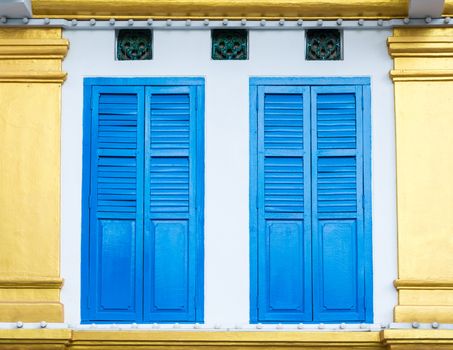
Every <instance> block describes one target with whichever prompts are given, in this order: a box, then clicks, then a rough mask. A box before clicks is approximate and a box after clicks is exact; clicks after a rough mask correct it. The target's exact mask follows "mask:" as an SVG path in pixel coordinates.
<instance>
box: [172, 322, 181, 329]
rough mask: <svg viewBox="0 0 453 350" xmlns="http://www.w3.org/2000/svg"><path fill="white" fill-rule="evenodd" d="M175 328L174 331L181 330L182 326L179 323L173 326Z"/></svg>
mask: <svg viewBox="0 0 453 350" xmlns="http://www.w3.org/2000/svg"><path fill="white" fill-rule="evenodd" d="M173 328H174V329H179V328H181V325H180V324H179V323H175V324H174V325H173Z"/></svg>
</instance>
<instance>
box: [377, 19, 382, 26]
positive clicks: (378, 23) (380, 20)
mask: <svg viewBox="0 0 453 350" xmlns="http://www.w3.org/2000/svg"><path fill="white" fill-rule="evenodd" d="M377 25H378V26H379V27H382V26H383V25H384V21H383V20H382V19H378V21H377Z"/></svg>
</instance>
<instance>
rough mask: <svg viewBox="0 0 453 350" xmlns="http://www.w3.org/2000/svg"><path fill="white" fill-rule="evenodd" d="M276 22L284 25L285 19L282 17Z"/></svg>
mask: <svg viewBox="0 0 453 350" xmlns="http://www.w3.org/2000/svg"><path fill="white" fill-rule="evenodd" d="M278 24H280V25H281V26H284V25H285V20H284V19H283V18H282V19H280V21H278Z"/></svg>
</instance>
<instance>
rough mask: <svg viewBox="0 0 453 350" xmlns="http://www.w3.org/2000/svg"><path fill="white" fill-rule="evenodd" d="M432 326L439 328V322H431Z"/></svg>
mask: <svg viewBox="0 0 453 350" xmlns="http://www.w3.org/2000/svg"><path fill="white" fill-rule="evenodd" d="M431 327H433V328H439V323H437V322H433V323H431Z"/></svg>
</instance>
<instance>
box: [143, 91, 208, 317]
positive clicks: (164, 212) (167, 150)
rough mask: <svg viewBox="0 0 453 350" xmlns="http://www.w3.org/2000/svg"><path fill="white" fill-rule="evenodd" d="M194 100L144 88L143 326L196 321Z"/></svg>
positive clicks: (179, 93) (182, 93) (183, 93)
mask: <svg viewBox="0 0 453 350" xmlns="http://www.w3.org/2000/svg"><path fill="white" fill-rule="evenodd" d="M196 100H197V99H196V87H189V86H187V87H147V88H146V106H145V110H146V118H145V202H144V203H145V204H144V207H145V211H144V213H145V215H144V216H145V231H144V232H145V237H144V238H145V239H144V320H145V322H157V321H160V322H189V321H195V319H196V310H195V306H196V303H195V295H196V293H195V289H196V285H195V282H196V258H197V257H196V253H197V241H196V238H197V235H196V227H197V223H196V220H197V218H196V205H195V193H196V175H197V163H196V162H197V159H196V150H197V147H196V141H197V140H196V130H197V129H196V120H197V118H196ZM200 195H202V194H200Z"/></svg>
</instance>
